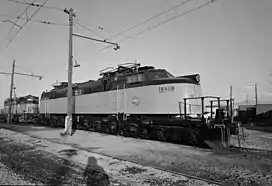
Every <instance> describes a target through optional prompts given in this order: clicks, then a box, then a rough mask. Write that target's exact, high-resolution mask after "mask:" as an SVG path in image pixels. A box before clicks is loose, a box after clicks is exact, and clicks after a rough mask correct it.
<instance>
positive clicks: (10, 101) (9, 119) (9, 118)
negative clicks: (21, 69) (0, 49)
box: [7, 60, 15, 124]
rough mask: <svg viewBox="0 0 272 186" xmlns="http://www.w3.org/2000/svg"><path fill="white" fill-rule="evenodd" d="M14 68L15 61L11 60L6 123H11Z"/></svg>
mask: <svg viewBox="0 0 272 186" xmlns="http://www.w3.org/2000/svg"><path fill="white" fill-rule="evenodd" d="M14 68H15V60H13V64H12V72H11V82H10V92H9V108H8V120H7V123H8V124H10V123H11V105H12V90H13V80H14Z"/></svg>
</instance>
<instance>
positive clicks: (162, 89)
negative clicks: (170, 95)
mask: <svg viewBox="0 0 272 186" xmlns="http://www.w3.org/2000/svg"><path fill="white" fill-rule="evenodd" d="M172 91H175V87H174V86H163V87H159V93H164V92H172Z"/></svg>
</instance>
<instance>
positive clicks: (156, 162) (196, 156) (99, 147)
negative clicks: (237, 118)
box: [1, 124, 272, 185]
mask: <svg viewBox="0 0 272 186" xmlns="http://www.w3.org/2000/svg"><path fill="white" fill-rule="evenodd" d="M1 125H2V124H1ZM2 127H5V128H12V130H17V131H21V132H24V133H25V134H27V135H30V136H33V137H36V138H41V139H45V140H47V141H51V142H55V143H60V144H68V145H71V146H72V147H73V148H77V149H81V150H88V151H89V152H97V153H100V154H104V155H108V156H116V157H119V158H123V159H126V160H129V161H132V162H139V163H143V164H147V165H150V166H156V167H161V168H165V169H167V170H170V171H171V170H173V171H177V172H182V173H187V174H192V175H195V176H200V177H202V178H206V179H211V180H216V181H220V182H222V183H225V184H226V185H272V170H271V167H272V161H271V158H272V153H271V152H267V151H262V152H252V151H244V150H243V151H241V150H239V149H224V150H222V149H220V150H217V151H210V150H203V149H198V148H193V147H187V146H183V145H174V144H168V143H160V142H155V141H149V140H139V139H133V138H122V137H119V136H111V135H105V134H98V133H92V132H87V131H79V130H78V131H77V132H76V133H75V134H74V135H73V136H69V137H66V138H62V137H60V135H59V133H60V132H62V129H55V128H54V129H50V128H45V127H34V126H32V127H30V126H12V125H10V126H8V127H7V126H5V125H2ZM246 134H247V135H248V137H247V140H249V139H251V138H252V139H253V137H256V136H263V135H265V134H257V133H252V132H251V133H250V131H249V132H248V131H246ZM249 136H251V138H249ZM266 137H268V138H269V139H270V136H269V135H268V136H266ZM254 139H255V138H254ZM235 141H236V139H235V138H233V139H232V142H233V144H235ZM256 141H257V140H256ZM268 141H269V140H268ZM252 143H253V142H252ZM262 144H263V143H262Z"/></svg>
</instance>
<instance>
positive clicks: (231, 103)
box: [230, 85, 233, 117]
mask: <svg viewBox="0 0 272 186" xmlns="http://www.w3.org/2000/svg"><path fill="white" fill-rule="evenodd" d="M232 112H233V101H232V85H230V115H231V117H232V115H233V113H232Z"/></svg>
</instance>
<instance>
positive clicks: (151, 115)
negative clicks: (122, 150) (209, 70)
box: [39, 67, 202, 144]
mask: <svg viewBox="0 0 272 186" xmlns="http://www.w3.org/2000/svg"><path fill="white" fill-rule="evenodd" d="M144 68H145V67H144ZM148 68H149V67H148ZM148 68H145V70H142V71H141V70H136V71H132V72H131V69H130V68H123V67H122V68H120V69H119V68H118V71H116V72H114V75H113V73H108V74H106V75H105V74H104V75H103V77H102V78H99V79H98V80H96V81H88V82H85V83H80V84H74V85H73V116H74V117H73V123H74V124H73V125H77V126H78V127H79V128H83V129H86V130H92V131H96V132H103V133H109V134H115V135H116V134H120V135H125V136H131V137H136V136H138V137H144V138H153V139H156V140H164V141H169V142H174V143H180V141H182V139H183V141H187V142H189V143H195V144H197V143H198V142H197V139H196V138H197V137H192V136H198V134H197V132H191V131H192V130H195V129H192V128H191V127H190V128H189V129H187V128H188V127H187V126H186V125H188V122H187V121H185V120H184V119H183V118H182V117H177V116H182V115H183V114H184V101H183V98H184V97H201V96H202V90H201V85H200V83H199V75H198V74H195V75H190V76H180V77H174V76H172V75H171V74H170V73H168V72H167V71H166V70H164V69H154V68H152V69H150V68H149V69H148ZM124 69H125V70H128V71H129V72H128V73H122V72H123V71H122V70H124ZM186 105H187V108H186V110H187V114H192V115H199V114H201V113H202V110H201V109H202V106H201V101H200V100H198V99H191V100H187V103H186ZM39 110H40V117H41V123H42V124H44V125H51V126H61V127H63V126H64V119H65V116H66V113H67V112H66V111H67V83H65V86H64V85H59V86H56V87H55V88H54V89H52V90H51V91H48V92H43V93H42V95H41V100H40V108H39ZM198 119H199V120H195V123H196V125H194V126H199V125H202V121H201V120H200V118H198ZM186 122H187V123H186ZM189 125H191V124H189ZM195 131H197V129H196V130H195ZM181 136H183V137H181ZM184 138H188V139H187V140H184ZM189 138H190V139H189Z"/></svg>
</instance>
